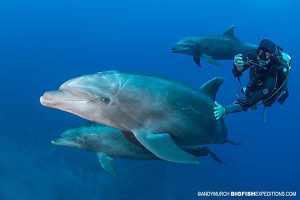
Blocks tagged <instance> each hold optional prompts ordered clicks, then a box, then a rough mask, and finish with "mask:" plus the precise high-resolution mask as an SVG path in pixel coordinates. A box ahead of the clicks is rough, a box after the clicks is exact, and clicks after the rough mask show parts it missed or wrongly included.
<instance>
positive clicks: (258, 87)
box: [225, 51, 286, 113]
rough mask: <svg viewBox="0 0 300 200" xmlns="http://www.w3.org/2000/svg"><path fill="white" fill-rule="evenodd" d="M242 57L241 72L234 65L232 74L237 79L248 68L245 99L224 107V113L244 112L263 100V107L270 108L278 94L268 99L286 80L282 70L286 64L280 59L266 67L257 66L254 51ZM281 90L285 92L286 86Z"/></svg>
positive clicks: (256, 57) (275, 59)
mask: <svg viewBox="0 0 300 200" xmlns="http://www.w3.org/2000/svg"><path fill="white" fill-rule="evenodd" d="M243 57H244V58H243V60H244V61H245V65H244V68H243V70H242V71H238V70H237V67H236V66H235V65H234V66H233V69H232V73H233V75H234V76H235V77H238V78H239V77H240V76H242V74H243V72H244V71H246V70H247V69H249V68H250V69H249V78H250V81H249V84H248V85H247V88H246V91H245V97H244V98H242V99H238V100H237V101H235V102H234V104H233V105H229V106H226V107H225V109H226V113H233V112H240V111H242V110H244V111H246V110H248V109H249V108H251V107H252V106H254V105H256V104H257V103H258V102H259V101H261V100H265V101H264V105H265V106H271V105H272V104H273V103H274V102H275V100H276V99H277V97H278V96H279V94H280V92H278V93H276V95H274V96H273V97H272V98H269V97H271V96H272V95H273V94H274V92H275V91H277V89H278V88H279V87H280V86H281V85H282V84H283V83H284V81H285V79H286V73H284V72H283V70H282V69H283V68H284V67H285V64H286V63H285V62H284V61H282V59H281V57H275V58H273V59H271V60H270V62H269V63H268V64H267V65H259V64H258V63H259V60H258V56H257V53H256V51H253V52H249V53H248V54H247V55H245V56H243ZM283 90H286V86H284V87H283V88H282V89H281V91H283ZM266 100H267V101H266Z"/></svg>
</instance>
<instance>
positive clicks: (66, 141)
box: [51, 138, 79, 147]
mask: <svg viewBox="0 0 300 200" xmlns="http://www.w3.org/2000/svg"><path fill="white" fill-rule="evenodd" d="M51 144H53V145H56V146H67V147H78V146H79V145H78V144H77V143H75V142H74V141H72V140H69V139H67V138H58V139H56V140H52V141H51Z"/></svg>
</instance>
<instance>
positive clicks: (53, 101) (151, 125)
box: [40, 71, 227, 163]
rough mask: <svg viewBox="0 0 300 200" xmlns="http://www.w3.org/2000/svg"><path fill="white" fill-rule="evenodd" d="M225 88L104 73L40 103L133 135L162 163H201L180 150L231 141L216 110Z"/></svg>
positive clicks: (70, 84)
mask: <svg viewBox="0 0 300 200" xmlns="http://www.w3.org/2000/svg"><path fill="white" fill-rule="evenodd" d="M222 83H223V79H222V78H214V79H212V80H210V81H208V82H206V83H205V84H204V85H203V86H202V87H201V88H200V89H199V90H196V89H192V88H190V87H188V86H185V85H183V84H180V83H177V82H174V81H170V80H167V79H163V78H159V77H155V76H146V75H139V74H132V73H122V72H118V71H104V72H98V73H95V74H91V75H85V76H81V77H78V78H74V79H71V80H69V81H67V82H65V83H64V84H62V85H61V86H60V88H59V90H57V91H50V92H46V93H44V95H43V96H41V98H40V102H41V104H42V105H44V106H47V107H52V108H56V109H60V110H63V111H66V112H70V113H73V114H75V115H78V116H80V117H82V118H84V119H87V120H89V121H93V122H96V123H100V124H104V125H107V126H111V127H114V128H117V129H120V130H123V131H127V132H131V133H133V134H134V136H135V137H136V139H137V140H138V141H139V142H140V143H141V144H142V145H143V146H144V147H145V148H146V149H148V150H149V151H150V152H152V153H153V154H154V155H156V156H157V157H159V158H161V159H164V160H167V161H171V162H177V163H198V159H197V157H195V156H193V155H191V154H189V153H187V152H185V151H183V150H182V149H181V148H180V147H179V146H178V145H189V146H191V145H205V144H223V143H226V142H227V127H226V125H225V123H224V121H223V119H220V120H216V119H215V117H214V111H213V108H214V102H215V100H216V93H217V90H218V88H219V87H220V85H221V84H222Z"/></svg>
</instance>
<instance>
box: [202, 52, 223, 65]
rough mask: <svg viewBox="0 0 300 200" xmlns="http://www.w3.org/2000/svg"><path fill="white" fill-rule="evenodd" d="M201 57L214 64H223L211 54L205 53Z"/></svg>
mask: <svg viewBox="0 0 300 200" xmlns="http://www.w3.org/2000/svg"><path fill="white" fill-rule="evenodd" d="M201 58H203V59H204V60H205V61H206V62H208V63H209V64H212V65H215V66H221V64H220V63H218V62H217V61H216V60H215V59H214V58H213V57H212V56H209V55H207V54H205V53H203V54H201Z"/></svg>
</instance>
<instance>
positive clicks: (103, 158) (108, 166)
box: [97, 153, 120, 177]
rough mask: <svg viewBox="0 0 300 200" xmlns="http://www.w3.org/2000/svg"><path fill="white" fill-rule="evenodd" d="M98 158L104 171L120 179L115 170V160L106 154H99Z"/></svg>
mask: <svg viewBox="0 0 300 200" xmlns="http://www.w3.org/2000/svg"><path fill="white" fill-rule="evenodd" d="M97 157H98V160H99V162H100V164H101V166H102V168H103V169H105V170H106V171H107V172H108V173H110V174H112V175H114V176H117V177H120V175H119V174H118V173H117V172H116V170H115V166H114V164H113V159H112V158H111V157H109V156H107V155H106V154H105V153H97Z"/></svg>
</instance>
